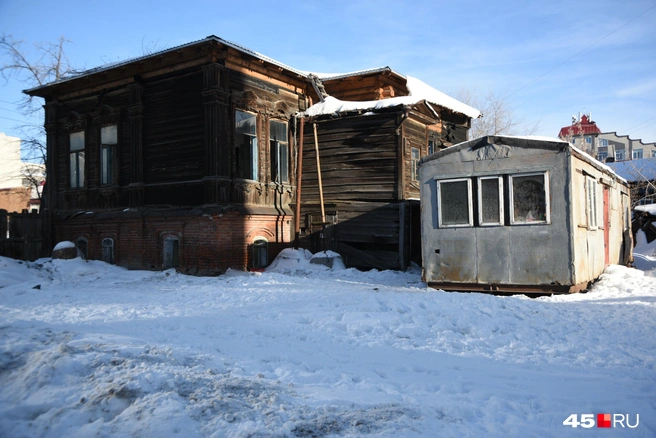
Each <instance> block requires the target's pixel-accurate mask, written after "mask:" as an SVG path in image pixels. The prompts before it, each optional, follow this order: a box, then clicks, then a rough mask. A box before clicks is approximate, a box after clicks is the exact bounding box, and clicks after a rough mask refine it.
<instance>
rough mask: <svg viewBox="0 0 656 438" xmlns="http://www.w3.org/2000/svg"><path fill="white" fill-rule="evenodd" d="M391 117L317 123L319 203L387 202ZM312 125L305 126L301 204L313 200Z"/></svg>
mask: <svg viewBox="0 0 656 438" xmlns="http://www.w3.org/2000/svg"><path fill="white" fill-rule="evenodd" d="M397 123H398V121H397V116H396V114H382V115H372V116H364V117H350V118H342V119H338V120H334V121H324V122H319V123H317V134H318V139H319V157H320V161H321V176H322V180H323V194H324V200H325V201H326V202H328V203H330V202H335V201H391V200H394V199H395V193H396V181H397V180H396V171H397V167H398V162H397V153H396V149H397V144H398V138H397V134H396V128H397V127H398V126H397ZM318 200H319V184H318V177H317V161H316V153H315V147H314V133H313V128H312V124H311V123H309V124H306V126H305V138H304V148H303V202H305V201H307V202H318Z"/></svg>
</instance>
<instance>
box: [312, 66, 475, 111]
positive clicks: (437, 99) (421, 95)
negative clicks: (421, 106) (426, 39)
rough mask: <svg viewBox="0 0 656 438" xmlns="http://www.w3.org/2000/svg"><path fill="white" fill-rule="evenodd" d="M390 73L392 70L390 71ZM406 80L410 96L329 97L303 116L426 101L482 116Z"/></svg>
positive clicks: (417, 83) (366, 72)
mask: <svg viewBox="0 0 656 438" xmlns="http://www.w3.org/2000/svg"><path fill="white" fill-rule="evenodd" d="M385 69H389V67H384V68H383V69H378V70H363V72H364V73H358V72H353V73H347V74H345V75H341V76H333V77H332V78H345V77H348V76H347V75H352V76H357V74H368V73H370V72H375V71H385ZM390 71H392V70H391V69H390ZM397 74H398V73H397ZM405 78H406V81H407V82H406V86H407V87H408V93H409V95H408V96H398V97H389V98H387V99H380V100H366V101H349V100H339V99H336V98H334V97H331V96H328V97H327V98H325V99H324V101H323V102H318V103H316V104H314V105H312V106H311V107H310V108H308V109H307V110H306V111H305V112H304V113H303V115H305V116H308V117H314V116H320V115H328V114H343V113H348V112H354V111H375V110H380V109H383V108H390V107H394V106H399V105H404V106H408V105H416V104H418V103H420V102H422V101H424V102H429V103H432V104H434V105H438V106H441V107H444V108H448V109H450V110H451V111H454V112H457V113H461V114H464V115H466V116H468V117H471V118H477V117H480V116H481V112H480V111H479V110H477V109H475V108H472V107H470V106H469V105H467V104H464V103H462V102H460V101H458V100H456V99H454V98H453V97H451V96H448V95H446V94H444V93H442V92H441V91H439V90H436V89H435V88H433V87H431V86H430V85H428V84H426V83H424V82H422V81H420V80H419V79H417V78H414V77H412V76H407V77H405ZM324 80H325V79H324Z"/></svg>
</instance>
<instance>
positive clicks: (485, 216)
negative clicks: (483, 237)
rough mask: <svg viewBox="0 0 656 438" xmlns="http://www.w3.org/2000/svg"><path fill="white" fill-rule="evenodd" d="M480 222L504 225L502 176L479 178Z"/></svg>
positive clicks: (482, 223)
mask: <svg viewBox="0 0 656 438" xmlns="http://www.w3.org/2000/svg"><path fill="white" fill-rule="evenodd" d="M478 222H479V223H480V224H481V225H503V179H502V178H501V177H498V176H494V177H484V178H478Z"/></svg>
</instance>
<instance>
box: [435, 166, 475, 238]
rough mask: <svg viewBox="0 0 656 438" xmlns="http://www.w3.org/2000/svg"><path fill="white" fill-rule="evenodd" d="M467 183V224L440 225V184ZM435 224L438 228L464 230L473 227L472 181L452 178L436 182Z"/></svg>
mask: <svg viewBox="0 0 656 438" xmlns="http://www.w3.org/2000/svg"><path fill="white" fill-rule="evenodd" d="M462 181H465V182H466V183H467V207H468V210H467V214H468V216H469V222H468V223H466V224H443V223H442V184H445V183H454V182H462ZM436 183H437V223H438V226H439V228H464V227H473V226H474V206H473V205H472V181H471V179H470V178H454V179H442V180H437V181H436Z"/></svg>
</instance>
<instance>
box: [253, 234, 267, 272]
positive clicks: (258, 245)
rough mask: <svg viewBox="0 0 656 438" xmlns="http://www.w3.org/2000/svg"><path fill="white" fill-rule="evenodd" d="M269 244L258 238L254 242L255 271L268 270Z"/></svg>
mask: <svg viewBox="0 0 656 438" xmlns="http://www.w3.org/2000/svg"><path fill="white" fill-rule="evenodd" d="M268 252H269V242H267V241H266V239H263V238H261V237H260V238H257V239H256V240H255V242H253V269H262V268H266V267H267V265H268V264H269V262H268V258H269V257H268Z"/></svg>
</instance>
